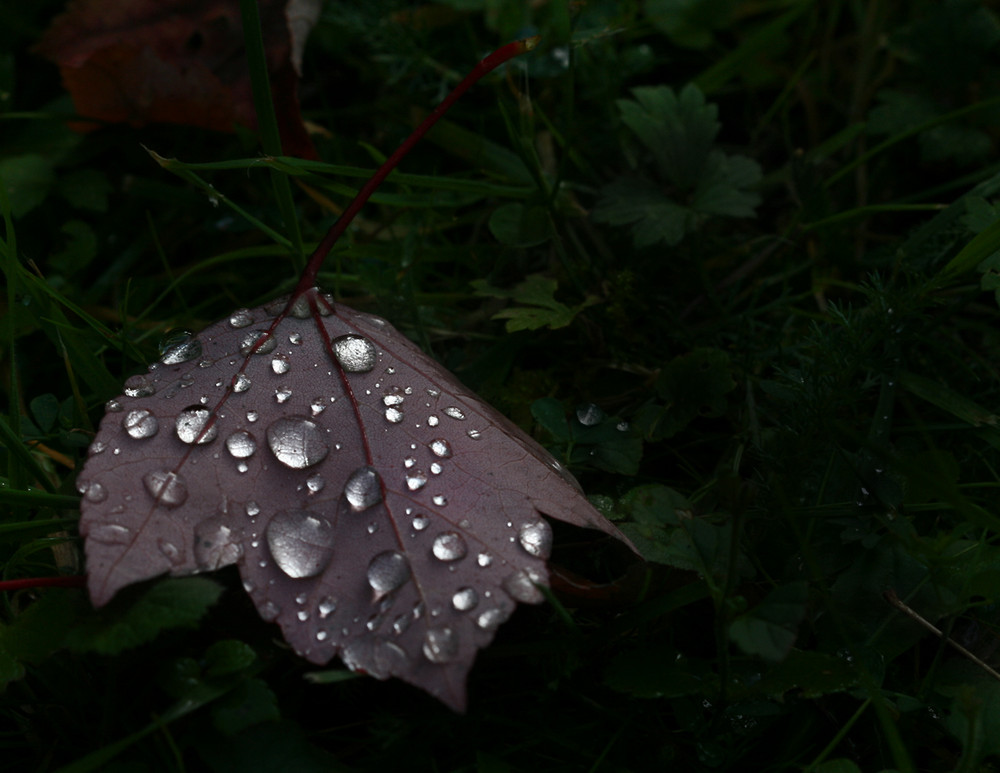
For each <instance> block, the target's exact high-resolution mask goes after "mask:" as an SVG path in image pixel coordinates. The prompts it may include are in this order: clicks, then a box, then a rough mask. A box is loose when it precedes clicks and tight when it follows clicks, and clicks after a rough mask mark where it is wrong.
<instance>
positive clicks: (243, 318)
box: [229, 309, 253, 328]
mask: <svg viewBox="0 0 1000 773" xmlns="http://www.w3.org/2000/svg"><path fill="white" fill-rule="evenodd" d="M251 324H253V315H252V314H251V313H250V310H249V309H237V310H236V311H234V312H233V313H232V314H230V315H229V326H230V327H233V328H244V327H248V326H250V325H251Z"/></svg>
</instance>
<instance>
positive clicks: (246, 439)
mask: <svg viewBox="0 0 1000 773" xmlns="http://www.w3.org/2000/svg"><path fill="white" fill-rule="evenodd" d="M226 448H227V449H228V450H229V453H230V454H232V455H233V456H234V457H235V458H237V459H247V458H248V457H251V456H253V454H254V452H255V451H256V450H257V439H256V438H255V437H254V436H253V435H251V434H250V433H249V432H247V431H246V430H245V429H239V430H236V432H234V433H233V434H232V435H230V436H229V437H227V438H226Z"/></svg>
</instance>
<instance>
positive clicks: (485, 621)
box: [476, 607, 513, 631]
mask: <svg viewBox="0 0 1000 773" xmlns="http://www.w3.org/2000/svg"><path fill="white" fill-rule="evenodd" d="M512 611H513V610H508V609H501V608H499V607H493V608H492V609H487V610H484V611H482V612H480V613H479V616H478V617H477V618H476V625H478V626H479V627H480V628H481V629H482V630H484V631H495V630H496V629H497V628H499V627H500V626H501V625H503V623H505V622H506V621H507V619H508V618H509V617H510V614H511V612H512Z"/></svg>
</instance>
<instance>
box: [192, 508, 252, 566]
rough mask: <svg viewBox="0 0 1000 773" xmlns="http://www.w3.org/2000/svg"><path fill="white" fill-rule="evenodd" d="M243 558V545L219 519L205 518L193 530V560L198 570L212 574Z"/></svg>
mask: <svg viewBox="0 0 1000 773" xmlns="http://www.w3.org/2000/svg"><path fill="white" fill-rule="evenodd" d="M242 556H243V545H242V544H241V543H240V541H239V539H238V538H237V535H236V534H234V533H233V530H232V528H231V527H230V526H228V525H227V524H226V523H225V522H223V520H222V519H221V518H218V517H212V518H206V519H205V520H204V521H202V522H201V523H199V524H198V525H197V526H195V528H194V560H195V563H197V564H198V568H199V569H201V570H202V571H205V572H212V571H215V570H216V569H221V568H222V567H224V566H229V565H230V564H235V563H236V562H237V561H239V560H240V558H241V557H242Z"/></svg>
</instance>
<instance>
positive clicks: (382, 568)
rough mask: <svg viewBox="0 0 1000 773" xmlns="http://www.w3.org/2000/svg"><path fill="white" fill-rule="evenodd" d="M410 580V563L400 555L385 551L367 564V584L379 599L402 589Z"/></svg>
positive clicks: (393, 551) (392, 551)
mask: <svg viewBox="0 0 1000 773" xmlns="http://www.w3.org/2000/svg"><path fill="white" fill-rule="evenodd" d="M409 579H410V563H409V561H407V560H406V557H405V556H404V555H403V554H402V553H397V552H396V551H395V550H386V551H384V552H382V553H379V554H378V555H377V556H375V558H373V559H372V560H371V562H370V563H369V564H368V584H369V585H370V586H371V587H372V589H373V590H374V591H375V593H376V596H377V597H379V598H381V597H382V596H385V595H386V594H387V593H392V592H393V591H394V590H396V589H397V588H400V587H402V586H403V585H404V584H405V583H406V581H407V580H409Z"/></svg>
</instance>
